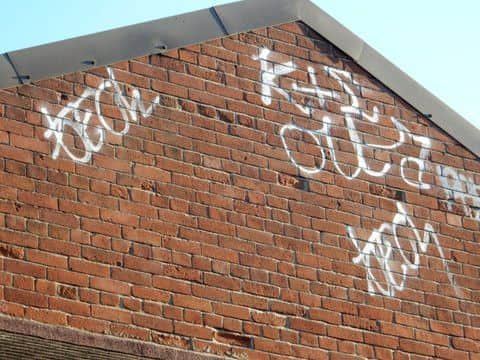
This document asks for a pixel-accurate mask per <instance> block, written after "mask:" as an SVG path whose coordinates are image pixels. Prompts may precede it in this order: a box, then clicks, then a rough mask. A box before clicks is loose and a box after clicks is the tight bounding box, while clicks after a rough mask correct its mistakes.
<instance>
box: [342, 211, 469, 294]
mask: <svg viewBox="0 0 480 360" xmlns="http://www.w3.org/2000/svg"><path fill="white" fill-rule="evenodd" d="M401 228H409V229H410V230H411V233H412V234H413V237H410V238H409V239H408V240H407V239H401V238H400V237H399V234H398V233H399V230H400V229H401ZM347 232H348V236H349V237H350V239H351V241H352V243H353V245H354V246H355V248H356V249H357V251H358V253H359V255H358V256H357V257H355V258H354V259H353V262H354V263H355V264H363V265H364V266H365V268H366V270H367V282H368V291H369V292H370V293H371V294H377V293H380V294H382V295H387V296H394V295H395V292H397V291H402V290H403V289H404V288H405V282H406V280H407V276H408V274H409V273H411V272H413V271H416V270H418V268H419V265H420V253H426V251H427V249H428V245H430V244H432V245H435V246H436V248H437V251H438V254H439V255H440V257H441V258H442V262H443V266H444V268H445V271H446V273H447V277H448V280H449V281H450V283H451V284H452V286H453V287H454V288H455V291H456V293H457V294H459V293H460V290H459V289H458V287H457V286H456V284H455V281H454V278H453V275H452V274H451V272H450V270H449V267H448V263H447V260H446V259H445V254H444V252H443V249H442V247H441V245H440V242H439V241H438V237H437V235H436V233H435V231H434V229H433V226H432V225H431V224H428V223H426V224H425V226H424V230H423V237H422V236H421V235H420V230H419V229H417V227H416V225H415V223H414V222H413V220H412V218H411V217H410V216H409V215H408V214H407V212H406V210H405V208H404V207H403V205H402V204H401V203H399V202H397V214H396V215H395V216H394V218H393V220H392V222H391V223H383V224H382V225H381V226H380V227H379V228H378V229H375V230H373V231H372V234H371V235H370V237H369V238H368V240H367V242H366V244H365V246H364V247H363V248H362V247H361V245H360V241H359V240H358V238H357V235H356V232H355V230H353V228H352V227H350V226H347ZM402 240H403V241H402ZM405 242H408V244H409V247H410V249H409V250H408V251H406V250H405V249H404V248H402V243H403V244H404V243H405ZM412 258H413V259H412ZM373 261H375V262H377V263H378V266H379V267H377V268H375V267H374V266H372V262H373ZM399 261H401V263H400V266H398V264H399ZM379 275H380V276H381V278H379Z"/></svg>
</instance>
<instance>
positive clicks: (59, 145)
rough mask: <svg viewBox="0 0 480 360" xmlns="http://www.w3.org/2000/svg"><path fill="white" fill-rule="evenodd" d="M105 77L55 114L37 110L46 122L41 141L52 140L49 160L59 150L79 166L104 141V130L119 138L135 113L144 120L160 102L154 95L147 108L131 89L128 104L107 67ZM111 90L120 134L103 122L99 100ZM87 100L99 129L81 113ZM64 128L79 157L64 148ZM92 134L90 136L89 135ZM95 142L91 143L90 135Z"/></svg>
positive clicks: (89, 117) (85, 112) (134, 119)
mask: <svg viewBox="0 0 480 360" xmlns="http://www.w3.org/2000/svg"><path fill="white" fill-rule="evenodd" d="M107 72H108V75H109V79H108V80H104V81H102V83H101V84H100V85H99V86H98V87H97V89H90V88H88V89H86V90H85V91H84V92H83V93H82V95H81V96H80V98H79V99H78V100H76V101H74V102H70V103H68V104H67V105H66V106H65V107H64V108H63V109H62V110H60V111H59V112H58V113H57V115H54V116H51V115H50V114H49V112H48V110H47V109H46V108H42V109H41V111H42V113H43V114H44V116H45V118H46V121H47V128H48V129H47V130H46V131H45V133H44V136H45V138H47V139H50V138H52V137H53V138H54V140H55V147H54V149H53V151H52V158H53V159H57V158H58V156H59V154H60V150H63V151H64V152H65V154H67V156H69V157H70V158H71V159H72V160H74V161H77V162H82V163H87V162H89V161H90V159H91V157H92V154H93V153H95V152H99V151H100V150H101V149H102V147H103V144H104V141H105V131H108V132H110V133H112V134H114V135H118V136H122V135H125V134H127V133H128V131H129V129H130V122H137V120H138V118H137V113H140V114H141V115H142V116H143V117H144V118H146V117H148V116H150V115H151V114H152V112H153V109H154V107H155V106H156V105H158V104H159V103H160V96H157V97H156V98H155V99H154V100H153V102H152V103H151V105H150V106H149V107H148V108H145V105H144V103H143V101H142V97H141V95H140V92H139V91H138V89H133V91H132V100H131V102H130V103H129V102H128V99H127V98H126V97H125V95H124V94H123V91H122V88H121V85H120V84H119V83H118V82H117V80H116V79H115V74H114V72H113V70H112V69H111V68H107ZM108 88H113V102H114V104H115V105H116V106H117V108H118V109H119V111H120V114H121V117H122V120H123V121H124V126H123V129H122V130H121V131H116V130H115V129H114V128H113V127H112V126H111V125H110V124H109V123H108V122H107V120H106V119H105V117H104V116H103V114H102V110H101V102H100V97H101V95H102V93H104V91H105V89H108ZM88 99H91V100H93V101H94V105H95V115H96V118H97V119H98V121H99V123H100V125H101V126H92V125H91V123H90V122H91V120H92V116H93V115H94V114H93V113H92V111H91V110H81V109H80V107H81V106H82V103H83V102H85V101H86V100H88ZM66 128H70V129H72V130H73V132H74V133H75V134H76V135H77V136H78V137H79V138H80V140H81V142H82V145H83V151H81V152H82V153H83V155H82V156H78V155H75V154H74V153H73V152H72V150H71V149H70V148H69V146H68V145H66V144H65V142H64V135H65V131H66ZM90 132H92V133H93V134H91V133H90ZM92 135H93V136H94V139H95V140H92V138H91V136H92Z"/></svg>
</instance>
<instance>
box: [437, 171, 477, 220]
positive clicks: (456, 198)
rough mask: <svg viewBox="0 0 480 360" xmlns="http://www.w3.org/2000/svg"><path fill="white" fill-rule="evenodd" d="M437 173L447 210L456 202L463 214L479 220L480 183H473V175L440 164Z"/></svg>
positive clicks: (451, 208)
mask: <svg viewBox="0 0 480 360" xmlns="http://www.w3.org/2000/svg"><path fill="white" fill-rule="evenodd" d="M437 175H438V179H439V181H440V184H441V185H442V187H443V189H444V192H445V196H446V198H447V200H448V210H453V207H454V204H455V203H458V204H460V205H461V207H463V212H464V215H465V216H468V217H470V218H472V219H475V220H477V221H480V185H477V184H475V181H474V179H473V176H469V175H466V174H464V173H461V172H459V171H457V170H455V169H453V168H451V167H449V166H441V165H438V166H437Z"/></svg>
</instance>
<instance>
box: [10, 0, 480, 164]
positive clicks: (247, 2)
mask: <svg viewBox="0 0 480 360" xmlns="http://www.w3.org/2000/svg"><path fill="white" fill-rule="evenodd" d="M297 20H300V21H303V22H304V23H305V24H307V25H308V26H310V27H311V28H312V29H313V30H315V31H316V32H318V33H319V34H320V35H322V36H324V37H325V38H326V39H327V40H329V41H330V42H332V43H333V44H334V45H335V46H337V47H338V48H339V49H341V50H342V51H343V52H345V53H346V54H347V55H349V56H350V57H352V58H353V59H354V60H355V61H357V62H358V64H359V65H360V66H362V67H363V68H364V69H365V70H367V71H368V72H369V73H370V74H372V75H373V76H374V77H376V78H377V79H378V80H380V81H381V82H382V83H383V84H384V85H385V86H386V87H388V88H390V89H391V90H392V91H393V92H395V93H396V94H397V95H399V96H400V97H401V98H403V99H404V100H405V101H406V102H408V103H409V104H411V105H412V106H413V107H414V108H416V109H417V110H418V111H419V112H420V113H422V114H431V120H432V121H433V122H434V123H435V124H436V125H438V126H439V127H440V128H442V129H443V130H444V131H446V132H447V133H448V134H450V135H451V136H452V137H454V138H455V139H456V140H457V141H459V142H460V143H461V144H463V145H464V146H465V147H466V148H468V149H469V150H470V151H472V152H473V153H474V154H475V155H477V156H479V157H480V141H479V140H480V130H479V129H477V128H476V127H475V126H474V125H473V124H471V123H470V122H468V121H467V120H466V119H464V118H463V117H462V116H461V115H459V114H458V113H456V112H455V111H454V110H452V109H451V108H450V107H449V106H448V105H446V104H445V103H443V102H442V101H441V100H440V99H438V98H437V97H436V96H434V95H433V94H432V93H430V92H429V91H428V90H426V89H425V88H424V87H423V86H421V85H420V84H419V83H417V82H416V81H415V80H413V79H412V78H411V77H410V76H408V75H407V74H405V73H404V72H403V71H401V70H400V69H399V68H397V67H396V66H395V65H393V64H392V63H391V62H390V61H388V60H387V59H386V58H384V57H383V56H382V55H380V54H379V53H378V52H377V51H376V50H375V49H373V48H372V47H371V46H369V45H368V44H367V43H365V42H364V41H363V40H362V39H360V38H359V37H358V36H356V35H355V34H354V33H352V32H351V31H350V30H348V29H347V28H345V27H344V26H343V25H342V24H340V23H339V22H338V21H336V20H335V19H334V18H332V17H331V16H329V15H328V14H327V13H325V12H324V11H323V10H321V9H320V8H319V7H317V6H316V5H315V4H313V3H312V2H311V1H309V0H262V1H259V0H244V1H240V2H235V3H231V4H226V5H221V6H217V7H214V8H211V9H204V10H200V11H195V12H190V13H186V14H182V15H178V16H172V17H167V18H163V19H159V20H154V21H150V22H145V23H141V24H136V25H131V26H126V27H122V28H118V29H113V30H109V31H104V32H100V33H96V34H92V35H86V36H81V37H77V38H73V39H68V40H63V41H58V42H54V43H51V44H46V45H40V46H35V47H31V48H27V49H23V50H18V51H13V52H9V53H6V54H3V56H2V57H0V88H7V87H13V86H17V85H19V84H23V83H25V82H30V81H35V80H39V79H44V78H48V77H53V76H58V75H61V74H66V73H71V72H75V71H79V70H86V69H88V68H91V67H96V66H103V65H108V64H112V63H115V62H118V61H122V60H127V59H131V58H134V57H138V56H143V55H147V54H155V53H161V52H164V51H166V50H170V49H175V48H179V47H183V46H187V45H191V44H196V43H201V42H204V41H207V40H211V39H215V38H220V37H224V36H225V35H226V33H227V34H235V33H239V32H244V31H249V30H252V29H257V28H262V27H266V26H271V25H277V24H282V23H286V22H291V21H297Z"/></svg>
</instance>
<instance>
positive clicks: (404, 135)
mask: <svg viewBox="0 0 480 360" xmlns="http://www.w3.org/2000/svg"><path fill="white" fill-rule="evenodd" d="M0 116H1V119H0V120H1V121H0V154H1V161H0V170H1V172H0V225H1V229H0V253H1V257H0V269H1V272H0V312H1V313H2V314H4V315H8V316H11V317H15V318H23V319H30V320H34V321H36V322H41V323H48V324H53V325H57V326H59V327H68V328H70V329H80V330H84V331H88V332H92V333H101V334H108V335H113V336H115V337H118V338H132V339H140V340H142V341H146V342H151V343H157V344H161V345H167V346H172V347H176V348H182V349H187V350H194V351H197V352H203V353H211V354H217V355H220V356H230V357H233V358H238V359H247V358H251V359H276V358H284V357H289V356H290V357H292V358H310V359H344V358H345V359H348V358H376V359H427V358H442V359H453V358H455V359H470V360H473V359H479V358H480V346H479V343H480V304H479V300H480V292H479V290H480V280H479V275H480V270H479V269H480V268H479V266H480V246H479V241H480V232H479V221H480V197H479V196H480V189H479V185H478V184H480V163H479V162H478V160H477V159H476V157H475V156H474V155H473V154H472V153H470V152H469V151H467V150H466V149H465V148H464V147H462V146H461V145H460V144H459V143H458V142H456V141H455V140H453V139H452V138H451V137H450V136H448V134H445V133H444V132H443V131H441V130H440V129H438V128H437V127H436V126H435V125H433V124H432V122H431V121H430V120H429V119H428V118H426V117H425V116H423V115H421V114H418V113H417V112H416V111H415V110H414V109H412V108H411V107H410V106H409V105H408V104H406V103H405V102H403V101H402V100H401V99H400V98H399V97H398V96H396V95H395V94H393V93H391V92H390V91H388V89H385V88H384V87H383V86H382V85H381V84H380V83H379V82H378V81H377V80H375V79H373V78H371V77H370V76H369V75H368V74H366V73H365V72H364V71H363V70H362V69H361V68H359V67H358V66H356V65H355V63H354V62H353V61H352V60H351V59H349V58H348V57H347V56H345V55H344V54H342V53H341V52H340V51H338V50H337V49H335V48H334V47H333V46H332V45H331V44H329V43H328V42H326V41H325V40H323V39H322V38H321V37H320V36H318V35H316V34H314V33H313V32H312V31H310V30H309V29H308V28H307V27H306V26H304V25H302V24H300V23H290V24H285V25H281V26H276V27H271V28H268V29H261V30H257V31H252V32H249V33H243V34H239V35H234V36H230V37H227V38H224V39H220V40H214V41H209V42H206V43H203V44H200V45H194V46H190V47H188V48H184V49H179V50H174V51H169V52H168V53H166V54H164V55H152V56H148V57H142V58H138V59H134V60H131V61H125V62H122V63H118V64H115V65H112V66H111V67H109V68H97V69H94V70H91V71H86V72H77V73H74V74H68V75H64V76H61V77H57V78H51V79H47V80H43V81H38V82H36V83H34V84H32V85H24V86H20V87H18V88H15V89H8V90H2V91H0Z"/></svg>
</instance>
